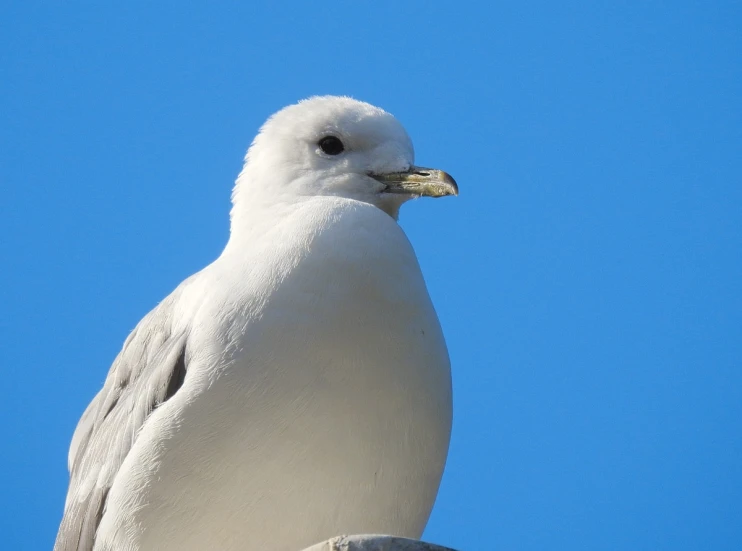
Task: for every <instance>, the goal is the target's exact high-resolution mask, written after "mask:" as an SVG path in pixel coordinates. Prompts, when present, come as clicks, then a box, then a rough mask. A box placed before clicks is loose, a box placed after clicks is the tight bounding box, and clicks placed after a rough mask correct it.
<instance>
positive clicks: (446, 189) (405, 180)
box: [370, 166, 459, 197]
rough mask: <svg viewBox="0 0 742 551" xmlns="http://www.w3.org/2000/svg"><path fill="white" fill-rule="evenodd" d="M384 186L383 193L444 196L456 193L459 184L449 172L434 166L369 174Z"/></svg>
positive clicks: (457, 192)
mask: <svg viewBox="0 0 742 551" xmlns="http://www.w3.org/2000/svg"><path fill="white" fill-rule="evenodd" d="M370 176H371V177H372V178H374V179H375V180H378V181H379V182H381V183H382V184H384V185H385V186H386V189H384V193H402V194H405V195H416V196H418V197H445V196H447V195H458V194H459V186H458V185H457V184H456V180H454V179H453V178H452V177H451V176H450V175H449V174H447V173H446V172H443V171H442V170H436V169H435V168H423V167H420V166H413V167H410V170H408V171H407V172H390V173H388V174H371V175H370Z"/></svg>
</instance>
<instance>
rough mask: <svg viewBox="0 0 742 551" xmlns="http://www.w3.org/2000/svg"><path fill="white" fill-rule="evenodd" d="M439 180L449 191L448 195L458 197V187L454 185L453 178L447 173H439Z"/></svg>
mask: <svg viewBox="0 0 742 551" xmlns="http://www.w3.org/2000/svg"><path fill="white" fill-rule="evenodd" d="M441 180H442V181H443V184H444V185H445V186H446V187H447V188H448V189H449V190H450V191H451V192H450V193H449V194H448V195H454V196H458V195H459V185H458V184H457V183H456V180H454V179H453V176H451V175H450V174H449V173H448V172H444V171H441Z"/></svg>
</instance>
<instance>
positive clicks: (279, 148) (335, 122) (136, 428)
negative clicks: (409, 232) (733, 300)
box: [54, 96, 458, 551]
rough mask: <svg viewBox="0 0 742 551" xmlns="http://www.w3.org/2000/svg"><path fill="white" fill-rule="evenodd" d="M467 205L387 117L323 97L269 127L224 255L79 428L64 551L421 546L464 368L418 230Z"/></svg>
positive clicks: (173, 297) (158, 316)
mask: <svg viewBox="0 0 742 551" xmlns="http://www.w3.org/2000/svg"><path fill="white" fill-rule="evenodd" d="M457 194H458V186H457V184H456V182H455V181H454V179H453V178H452V177H451V176H450V175H448V174H447V173H446V172H443V171H441V170H436V169H428V168H422V167H418V166H416V165H415V164H414V149H413V146H412V142H411V140H410V138H409V136H408V134H407V132H406V130H405V129H404V127H403V126H402V124H401V123H400V122H399V121H398V120H397V119H396V118H395V117H394V116H393V115H391V114H390V113H388V112H387V111H385V110H383V109H381V108H379V107H375V106H373V105H371V104H368V103H364V102H362V101H358V100H356V99H352V98H349V97H345V96H314V97H311V98H309V99H306V100H303V101H300V102H298V103H296V104H293V105H290V106H288V107H285V108H283V109H281V110H280V111H278V112H277V113H275V114H274V115H273V116H271V117H269V118H268V120H267V121H266V122H265V123H264V124H263V126H262V127H261V128H260V131H259V132H258V134H257V136H256V137H255V138H254V140H253V142H252V144H251V145H250V147H249V149H248V151H247V154H246V155H245V162H244V165H243V168H242V170H241V172H240V173H239V175H238V177H237V179H236V182H235V185H234V188H233V192H232V208H231V211H230V235H229V238H228V240H227V244H226V246H225V247H224V250H223V252H222V253H221V254H220V255H219V256H218V258H217V259H216V260H215V261H213V262H212V263H211V264H209V265H208V266H206V267H205V268H204V269H202V270H201V271H199V272H197V273H196V274H194V275H192V276H190V277H188V278H187V279H185V280H184V281H183V282H182V283H181V284H180V285H178V286H177V288H176V289H175V290H174V291H173V292H172V293H171V294H170V295H169V296H167V297H166V298H165V299H164V300H163V301H162V302H160V303H159V304H158V305H157V306H156V307H155V308H154V309H153V310H152V311H150V312H149V313H148V314H147V315H146V316H145V317H144V318H143V319H142V320H141V321H140V322H139V323H138V324H137V325H136V327H135V328H134V330H133V331H132V332H131V334H130V335H129V336H128V338H127V339H126V340H125V342H124V345H123V348H122V350H121V351H120V353H119V354H118V356H117V357H116V359H115V360H114V362H113V364H112V366H111V368H110V370H109V372H108V375H107V377H106V379H105V382H104V384H103V386H102V388H101V390H100V391H99V392H98V394H97V395H96V396H95V397H94V399H93V400H92V402H91V403H90V404H89V406H88V407H87V409H85V411H84V413H83V414H82V417H81V418H80V420H79V423H78V425H77V427H76V429H75V432H74V435H73V437H72V441H71V444H70V449H69V457H68V468H69V471H70V482H69V487H68V492H67V497H66V501H65V506H64V513H63V517H62V521H61V524H60V527H59V531H58V534H57V538H56V542H55V546H54V549H55V551H73V550H74V551H150V550H157V551H171V550H178V551H196V550H198V551H205V550H219V551H237V550H239V551H258V550H264V549H272V550H275V551H300V550H301V549H304V548H305V547H308V546H310V545H312V544H315V543H317V542H320V541H323V540H325V539H328V538H331V537H334V536H338V535H340V534H358V533H360V534H362V533H379V534H389V535H395V536H401V537H409V538H419V537H420V536H421V534H422V531H423V529H424V527H425V525H426V523H427V521H428V518H429V515H430V512H431V509H432V506H433V503H434V500H435V498H436V494H437V492H438V487H439V484H440V480H441V477H442V473H443V469H444V466H445V462H446V457H447V453H448V448H449V441H450V434H451V423H452V391H451V366H450V360H449V354H448V351H447V347H446V343H445V339H444V336H443V332H442V329H441V325H440V322H439V319H438V317H437V314H436V311H435V309H434V307H433V304H432V302H431V299H430V296H429V293H428V290H427V287H426V284H425V281H424V279H423V275H422V272H421V269H420V265H419V262H418V260H417V257H416V255H415V252H414V250H413V248H412V245H411V243H410V241H409V240H408V238H407V236H406V235H405V233H404V231H403V230H402V228H401V226H400V225H399V223H398V217H399V210H400V207H401V206H402V205H403V204H404V203H405V202H407V201H408V200H410V199H413V198H417V197H424V196H429V197H443V196H449V195H457ZM437 231H440V230H437Z"/></svg>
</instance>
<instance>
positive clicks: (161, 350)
mask: <svg viewBox="0 0 742 551" xmlns="http://www.w3.org/2000/svg"><path fill="white" fill-rule="evenodd" d="M180 291H181V288H179V289H178V290H176V291H175V292H174V293H173V294H171V295H170V296H169V297H168V298H167V299H165V300H164V301H163V302H162V303H160V305H159V306H157V307H156V308H155V309H154V310H152V311H151V312H150V313H149V314H147V316H145V317H144V319H142V321H141V322H139V324H138V325H137V327H136V328H135V329H134V331H132V333H131V335H129V337H128V338H127V339H126V342H125V343H124V346H123V349H122V350H121V352H120V353H119V355H118V357H117V358H116V360H115V361H114V362H113V365H112V366H111V369H110V371H109V372H108V376H107V377H106V381H105V383H104V385H103V388H102V389H101V391H100V392H99V393H98V394H97V395H96V397H95V398H94V399H93V401H92V402H91V403H90V405H89V406H88V407H87V409H86V410H85V412H84V413H83V414H82V417H81V419H80V422H79V423H78V425H77V428H76V429H75V433H74V435H73V437H72V442H71V444H70V452H69V458H68V465H69V470H70V485H69V489H68V492H67V501H66V503H65V510H64V516H63V518H62V523H61V525H60V527H59V532H58V534H57V541H56V543H55V545H54V550H55V551H91V550H92V549H93V546H94V543H95V533H96V530H97V528H98V525H99V524H100V521H101V518H102V516H103V514H104V512H105V505H106V498H107V496H108V491H109V490H110V488H111V486H112V484H113V482H114V479H115V477H116V475H117V473H118V471H119V469H120V467H121V464H122V463H123V461H124V459H125V458H126V456H127V454H128V453H129V451H130V450H131V447H132V446H133V444H134V442H135V440H136V437H137V434H138V433H139V429H140V428H141V427H142V425H143V424H144V423H145V422H146V420H147V418H148V417H149V415H150V414H151V413H152V411H153V410H154V409H155V408H156V407H158V406H159V405H161V404H162V403H164V402H165V401H166V400H168V399H170V398H171V397H172V396H173V395H175V393H176V392H178V390H179V389H180V387H181V386H182V385H183V382H184V380H185V376H186V371H187V365H186V340H187V335H186V331H185V330H183V329H175V328H174V327H173V323H172V317H173V316H172V313H173V308H174V305H175V304H176V303H177V300H178V297H179V296H180Z"/></svg>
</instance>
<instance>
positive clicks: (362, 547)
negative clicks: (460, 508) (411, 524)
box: [304, 534, 454, 551]
mask: <svg viewBox="0 0 742 551" xmlns="http://www.w3.org/2000/svg"><path fill="white" fill-rule="evenodd" d="M304 551H454V550H453V549H451V548H449V547H442V546H440V545H435V544H432V543H426V542H424V541H419V540H411V539H408V538H398V537H396V536H382V535H378V534H361V535H356V536H336V537H334V538H330V539H329V540H326V541H323V542H322V543H318V544H316V545H312V546H311V547H307V548H306V549H304Z"/></svg>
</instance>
